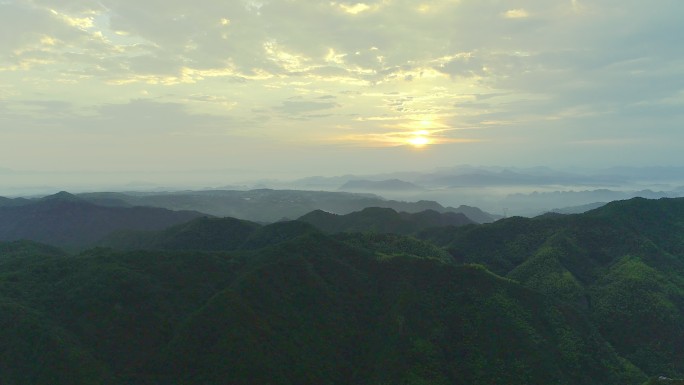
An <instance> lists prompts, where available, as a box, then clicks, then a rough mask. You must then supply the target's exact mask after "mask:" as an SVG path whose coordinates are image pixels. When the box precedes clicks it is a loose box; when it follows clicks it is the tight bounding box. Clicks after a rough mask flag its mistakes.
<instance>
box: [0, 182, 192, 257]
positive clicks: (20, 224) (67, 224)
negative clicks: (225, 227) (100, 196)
mask: <svg viewBox="0 0 684 385" xmlns="http://www.w3.org/2000/svg"><path fill="white" fill-rule="evenodd" d="M20 203H21V204H6V205H4V206H0V241H12V240H19V239H28V240H34V241H38V242H43V243H47V244H51V245H55V246H61V247H66V248H73V249H78V248H82V247H87V246H91V245H93V244H94V243H95V242H96V241H98V240H99V239H101V238H102V237H104V236H105V235H107V234H109V233H111V232H113V231H116V230H122V229H135V230H157V229H163V228H166V227H168V226H171V225H174V224H178V223H182V222H187V221H189V220H191V219H193V218H197V217H200V216H204V215H205V214H201V213H198V212H191V211H171V210H166V209H160V208H152V207H128V208H123V207H107V206H99V205H96V204H93V203H90V202H87V201H85V200H83V199H80V198H78V197H76V196H74V195H71V194H69V193H66V192H61V193H58V194H55V195H51V196H48V197H45V198H42V199H39V200H20Z"/></svg>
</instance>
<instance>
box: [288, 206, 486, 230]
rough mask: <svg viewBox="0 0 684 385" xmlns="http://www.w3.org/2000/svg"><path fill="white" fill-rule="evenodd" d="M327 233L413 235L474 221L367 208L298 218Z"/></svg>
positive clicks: (447, 215) (430, 212) (428, 212)
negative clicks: (340, 213)
mask: <svg viewBox="0 0 684 385" xmlns="http://www.w3.org/2000/svg"><path fill="white" fill-rule="evenodd" d="M298 220H299V221H302V222H307V223H310V224H312V225H314V226H316V227H317V228H319V229H321V230H323V231H325V232H328V233H341V232H375V233H396V234H413V233H415V232H418V231H421V230H425V229H427V228H431V227H439V226H463V225H467V224H473V223H475V222H473V221H471V220H470V219H468V218H467V217H466V216H465V215H463V214H460V213H458V214H456V213H443V214H441V213H438V212H436V211H433V210H426V211H422V212H419V213H415V214H409V213H405V212H401V213H398V212H396V211H394V210H392V209H389V208H380V207H369V208H366V209H363V210H361V211H358V212H354V213H351V214H347V215H335V214H331V213H326V212H324V211H321V210H316V211H312V212H311V213H308V214H306V215H304V216H302V217H300V218H299V219H298Z"/></svg>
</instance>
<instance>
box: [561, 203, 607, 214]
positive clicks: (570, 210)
mask: <svg viewBox="0 0 684 385" xmlns="http://www.w3.org/2000/svg"><path fill="white" fill-rule="evenodd" d="M604 205H606V202H595V203H588V204H586V205H579V206H569V207H563V208H560V209H553V210H551V211H550V212H552V213H558V214H582V213H586V212H587V211H589V210H593V209H597V208H599V207H601V206H604Z"/></svg>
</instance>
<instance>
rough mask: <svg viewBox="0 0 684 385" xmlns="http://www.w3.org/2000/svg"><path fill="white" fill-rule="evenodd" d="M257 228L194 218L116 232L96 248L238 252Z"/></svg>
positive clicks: (231, 221) (234, 221) (237, 222)
mask: <svg viewBox="0 0 684 385" xmlns="http://www.w3.org/2000/svg"><path fill="white" fill-rule="evenodd" d="M260 227H261V226H260V225H259V224H256V223H253V222H248V221H243V220H240V219H235V218H206V217H202V218H197V219H193V220H192V221H190V222H187V223H183V224H180V225H176V226H172V227H170V228H167V229H164V230H160V231H131V230H126V231H119V232H116V233H113V234H111V235H109V236H108V237H106V238H104V239H103V240H101V241H100V242H98V245H99V246H105V247H113V248H117V249H126V250H134V249H146V250H201V251H228V250H235V249H238V248H240V247H241V246H242V245H243V244H244V243H245V240H246V239H247V238H249V237H250V236H251V235H252V234H253V233H254V232H255V231H256V230H257V229H259V228H260Z"/></svg>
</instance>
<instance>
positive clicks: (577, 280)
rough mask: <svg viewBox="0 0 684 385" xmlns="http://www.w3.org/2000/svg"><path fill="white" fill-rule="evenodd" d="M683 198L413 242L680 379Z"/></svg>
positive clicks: (652, 370)
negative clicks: (584, 324)
mask: <svg viewBox="0 0 684 385" xmlns="http://www.w3.org/2000/svg"><path fill="white" fill-rule="evenodd" d="M682 234H684V199H659V200H646V199H641V198H635V199H631V200H628V201H619V202H613V203H610V204H607V205H605V206H603V207H601V208H598V209H595V210H592V211H589V212H587V213H585V214H579V215H551V216H549V215H544V216H540V217H537V218H532V219H525V218H508V219H505V220H500V221H498V222H496V223H493V224H489V225H482V226H477V227H467V228H448V229H440V230H435V231H426V232H423V233H421V234H420V237H421V238H422V239H424V240H431V241H432V242H435V243H437V244H439V245H443V246H446V247H447V248H448V250H449V252H450V253H451V254H452V256H453V257H454V259H455V260H457V261H460V262H464V263H480V264H483V265H485V266H487V267H488V268H489V269H491V270H492V271H494V272H496V273H497V274H500V275H502V276H505V277H509V278H511V279H514V280H516V281H518V282H520V283H522V284H523V285H524V286H526V287H528V288H530V289H533V290H535V291H537V292H539V293H544V294H546V295H549V296H551V297H554V298H559V299H562V300H564V301H566V302H568V303H573V304H575V306H579V307H581V308H583V309H585V311H586V312H587V314H588V315H589V316H590V317H591V319H592V320H593V322H594V323H595V324H596V325H597V326H598V328H599V330H600V331H601V333H602V334H603V335H604V336H605V337H606V339H607V340H608V341H609V342H610V343H611V344H612V345H613V346H614V347H615V348H616V350H617V351H618V353H620V354H621V355H623V357H625V358H627V359H629V360H630V361H631V362H633V363H634V364H636V365H637V366H639V367H640V368H641V369H643V370H644V371H645V372H646V373H647V374H649V375H654V376H655V375H666V376H672V377H675V378H676V377H677V376H680V377H681V375H682V373H684V350H683V349H682V346H684V326H683V325H684V280H683V279H682V277H684V235H682Z"/></svg>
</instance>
